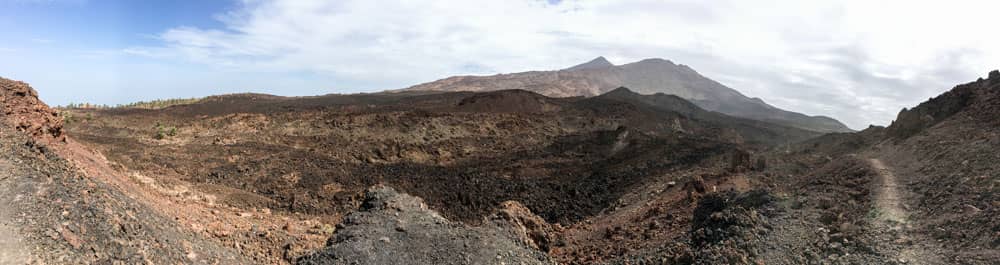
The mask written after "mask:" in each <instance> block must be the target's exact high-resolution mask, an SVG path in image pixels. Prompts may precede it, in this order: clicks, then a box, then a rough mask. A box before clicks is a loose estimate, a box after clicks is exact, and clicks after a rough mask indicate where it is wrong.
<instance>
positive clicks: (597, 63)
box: [566, 56, 615, 70]
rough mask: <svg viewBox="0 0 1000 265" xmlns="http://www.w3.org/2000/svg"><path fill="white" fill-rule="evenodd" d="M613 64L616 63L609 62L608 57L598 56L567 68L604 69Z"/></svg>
mask: <svg viewBox="0 0 1000 265" xmlns="http://www.w3.org/2000/svg"><path fill="white" fill-rule="evenodd" d="M613 66H615V65H614V64H612V63H611V62H609V61H608V59H605V58H604V56H599V57H597V58H594V59H593V60H590V61H589V62H586V63H582V64H578V65H576V66H573V67H570V68H567V69H566V70H583V69H602V68H608V67H613Z"/></svg>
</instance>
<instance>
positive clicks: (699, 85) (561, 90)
mask: <svg viewBox="0 0 1000 265" xmlns="http://www.w3.org/2000/svg"><path fill="white" fill-rule="evenodd" d="M618 87H628V88H630V89H632V90H634V91H636V92H638V93H640V94H656V93H664V94H670V95H677V96H679V97H681V98H684V99H687V100H689V101H691V102H694V103H695V104H697V105H698V106H699V107H701V108H703V109H706V110H709V111H717V112H721V113H724V114H727V115H730V116H736V117H743V118H749V119H754V120H760V121H767V122H772V123H776V124H781V125H785V126H791V127H796V128H800V129H806V130H811V131H815V132H823V133H826V132H849V131H851V129H849V128H847V126H845V125H843V124H842V123H840V122H839V121H837V120H834V119H832V118H829V117H823V116H806V115H803V114H800V113H795V112H789V111H785V110H782V109H778V108H776V107H774V106H771V105H768V104H767V103H764V101H762V100H761V99H759V98H749V97H747V96H744V95H743V94H741V93H740V92H738V91H736V90H734V89H731V88H729V87H726V86H725V85H722V84H720V83H718V82H716V81H713V80H711V79H708V78H706V77H704V76H702V75H701V74H699V73H698V72H696V71H694V70H693V69H691V68H690V67H688V66H686V65H678V64H674V63H673V62H671V61H668V60H663V59H646V60H642V61H639V62H634V63H630V64H625V65H619V66H616V65H613V64H611V63H610V62H608V61H607V60H606V59H604V58H603V57H598V58H597V59H594V60H592V61H590V62H587V63H584V64H580V65H577V66H574V67H570V68H567V69H564V70H558V71H532V72H523V73H514V74H500V75H493V76H456V77H450V78H445V79H441V80H438V81H434V82H430V83H425V84H420V85H416V86H412V87H409V88H407V89H406V90H425V91H426V90H431V91H495V90H509V89H523V90H528V91H533V92H536V93H539V94H542V95H546V96H550V97H574V96H584V97H591V96H597V95H600V94H603V93H605V92H608V91H611V90H613V89H615V88H618Z"/></svg>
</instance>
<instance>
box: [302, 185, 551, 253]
mask: <svg viewBox="0 0 1000 265" xmlns="http://www.w3.org/2000/svg"><path fill="white" fill-rule="evenodd" d="M551 263H552V262H550V261H548V258H547V257H546V255H545V254H543V253H541V252H539V251H536V250H532V249H530V248H529V247H528V246H526V245H525V243H524V242H521V241H518V240H515V239H512V236H511V234H510V233H508V232H506V231H503V230H501V229H495V228H491V227H467V226H465V225H463V224H460V223H455V222H452V221H449V220H447V219H445V218H444V217H441V215H439V214H438V213H437V212H434V211H432V210H429V209H427V205H426V204H424V203H423V200H421V199H420V198H417V197H413V196H410V195H406V194H400V193H398V192H396V191H395V190H394V189H392V188H389V187H384V186H381V187H374V188H372V189H369V190H368V191H367V192H366V193H365V201H364V203H363V204H362V206H361V209H359V211H358V212H355V213H352V214H350V215H348V216H347V217H346V218H345V219H344V221H343V222H342V223H341V224H340V225H338V229H337V231H336V233H335V234H334V236H333V237H332V238H330V241H329V242H328V246H327V247H326V248H325V249H323V250H320V251H318V252H315V253H313V254H310V255H306V256H304V257H301V258H299V260H298V264H551Z"/></svg>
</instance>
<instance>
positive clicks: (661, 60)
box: [637, 58, 674, 65]
mask: <svg viewBox="0 0 1000 265" xmlns="http://www.w3.org/2000/svg"><path fill="white" fill-rule="evenodd" d="M637 63H640V64H641V63H647V64H650V63H658V64H659V63H666V64H670V65H674V62H672V61H670V60H666V59H662V58H649V59H643V60H642V61H639V62H637Z"/></svg>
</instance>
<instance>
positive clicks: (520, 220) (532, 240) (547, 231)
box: [488, 201, 563, 252]
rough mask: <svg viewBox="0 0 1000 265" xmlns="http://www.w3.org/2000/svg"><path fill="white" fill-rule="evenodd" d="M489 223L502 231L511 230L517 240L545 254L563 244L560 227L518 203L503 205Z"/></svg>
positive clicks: (505, 203)
mask: <svg viewBox="0 0 1000 265" xmlns="http://www.w3.org/2000/svg"><path fill="white" fill-rule="evenodd" d="M488 221H490V222H492V223H493V224H495V225H497V226H498V227H499V228H501V229H507V230H510V231H511V232H512V233H513V234H514V236H515V238H516V239H518V240H520V241H522V242H524V243H527V244H528V245H529V246H530V247H532V248H534V249H538V250H541V251H543V252H548V251H550V250H551V249H552V247H554V246H557V245H559V244H562V243H563V242H562V241H563V239H562V238H561V236H560V233H561V232H562V231H560V230H561V228H560V227H558V226H553V225H551V224H549V223H548V222H546V221H545V219H542V218H541V217H539V216H538V215H535V214H534V213H532V212H531V210H530V209H528V207H525V206H524V205H522V204H521V203H519V202H516V201H506V202H504V203H501V204H500V210H498V211H497V212H496V213H495V214H494V215H493V216H492V217H490V218H488Z"/></svg>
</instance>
